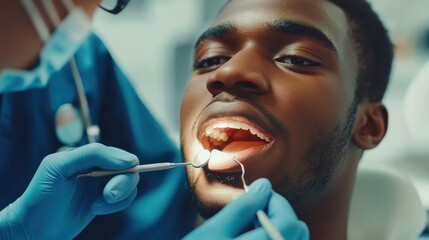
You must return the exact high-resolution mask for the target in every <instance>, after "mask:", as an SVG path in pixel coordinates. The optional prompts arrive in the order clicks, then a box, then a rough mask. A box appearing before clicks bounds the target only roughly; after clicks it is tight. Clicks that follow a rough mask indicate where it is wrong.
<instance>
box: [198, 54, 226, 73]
mask: <svg viewBox="0 0 429 240" xmlns="http://www.w3.org/2000/svg"><path fill="white" fill-rule="evenodd" d="M229 59H230V57H226V56H215V57H209V58H205V59H202V60H200V61H197V62H195V63H194V70H196V69H209V68H215V67H218V66H219V65H222V64H224V63H226V62H227V61H228V60H229Z"/></svg>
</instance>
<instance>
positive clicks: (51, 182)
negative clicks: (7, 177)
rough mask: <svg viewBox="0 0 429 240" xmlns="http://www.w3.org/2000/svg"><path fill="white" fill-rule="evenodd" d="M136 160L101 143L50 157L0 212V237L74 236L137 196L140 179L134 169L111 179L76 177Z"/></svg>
mask: <svg viewBox="0 0 429 240" xmlns="http://www.w3.org/2000/svg"><path fill="white" fill-rule="evenodd" d="M136 164H138V159H137V157H136V156H135V155H133V154H130V153H128V152H126V151H123V150H120V149H118V148H113V147H107V146H104V145H102V144H99V143H93V144H88V145H85V146H82V147H79V148H75V149H72V150H69V151H64V152H58V153H54V154H51V155H48V156H47V157H45V158H44V159H43V161H42V162H41V164H40V166H39V168H38V170H37V171H36V174H35V175H34V177H33V179H32V180H31V182H30V184H29V185H28V187H27V189H26V190H25V192H24V194H23V195H22V196H21V197H20V198H18V199H17V200H16V201H15V202H13V203H12V204H10V205H9V206H8V207H6V208H5V209H3V210H2V211H1V212H0V239H71V238H73V237H75V236H76V235H77V234H78V233H79V232H80V231H82V229H83V228H84V227H85V226H86V225H88V223H89V222H90V221H91V220H92V219H93V218H94V217H95V215H100V214H108V213H112V212H116V211H119V210H122V209H124V208H126V207H127V206H128V205H129V204H130V203H131V202H132V201H133V200H134V198H135V196H136V194H137V188H136V185H137V183H138V181H139V175H138V173H134V174H131V173H129V174H122V175H117V176H115V177H113V178H111V179H110V178H109V177H93V178H91V177H82V178H77V174H79V173H84V172H89V171H91V170H92V169H93V168H101V169H106V170H121V169H125V168H129V167H132V166H134V165H136ZM17 174H18V173H17ZM109 179H110V180H109ZM2 184H3V183H2Z"/></svg>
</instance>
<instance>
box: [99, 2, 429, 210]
mask: <svg viewBox="0 0 429 240" xmlns="http://www.w3.org/2000/svg"><path fill="white" fill-rule="evenodd" d="M225 2H226V1H225V0H203V1H201V0H157V1H155V0H132V1H131V2H130V4H129V6H128V7H127V8H126V9H125V10H124V12H122V13H121V14H119V15H118V16H112V15H110V14H107V13H105V12H104V11H102V10H99V11H98V12H97V13H96V15H95V19H94V20H95V21H94V29H95V32H96V33H98V35H99V36H100V37H101V38H102V39H103V40H104V42H105V43H106V45H107V46H108V48H109V49H110V51H111V53H112V55H113V56H114V58H116V60H117V62H118V64H119V65H120V66H121V67H122V69H123V70H124V71H125V73H126V74H127V75H128V77H129V79H130V80H131V82H132V84H133V85H134V87H135V88H136V90H137V92H138V93H139V95H140V97H141V98H142V100H143V101H144V102H145V103H146V105H147V107H148V108H149V109H150V110H151V111H152V113H153V114H154V115H155V116H156V117H157V118H158V120H159V121H160V122H161V124H162V125H163V126H164V127H165V129H167V131H168V133H169V134H170V136H171V138H172V139H173V140H175V141H176V142H177V143H178V140H179V104H180V100H181V96H182V92H183V89H184V86H185V85H186V82H187V79H188V76H189V74H190V72H191V59H192V54H193V51H192V49H193V44H194V43H195V39H196V38H197V37H198V36H199V34H201V33H202V32H203V30H204V29H205V28H206V27H208V25H209V24H210V21H211V20H212V19H214V17H216V15H217V13H218V12H219V10H220V8H221V7H222V6H223V4H224V3H225ZM370 2H371V3H372V5H373V8H374V9H375V10H376V11H377V12H378V13H379V14H380V15H381V17H382V20H383V21H384V22H385V25H386V26H387V28H388V29H389V33H390V36H391V37H392V39H393V41H394V44H395V46H396V49H395V61H394V66H393V72H392V75H391V82H390V85H389V87H388V89H387V93H386V96H385V100H384V102H385V104H386V106H387V108H388V111H389V129H388V132H387V135H386V137H385V139H384V141H383V142H382V144H381V145H380V146H379V147H377V148H376V149H374V150H370V151H367V152H365V154H364V157H363V159H362V164H370V163H371V162H374V161H382V162H385V163H387V164H389V165H391V166H393V167H395V168H397V169H399V170H400V171H401V172H403V173H404V174H406V175H408V176H409V177H410V178H411V179H412V181H413V183H414V184H415V186H416V188H417V190H418V192H419V194H420V197H421V200H422V202H423V204H424V206H425V207H426V208H427V209H429V64H428V65H426V68H427V69H428V70H426V73H420V71H421V69H422V68H423V66H424V64H425V63H426V62H427V61H429V14H428V9H429V0H371V1H370ZM424 76H425V77H424ZM423 89H426V91H423Z"/></svg>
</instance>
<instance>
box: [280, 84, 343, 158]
mask: <svg viewBox="0 0 429 240" xmlns="http://www.w3.org/2000/svg"><path fill="white" fill-rule="evenodd" d="M274 89H278V90H277V93H276V96H277V99H278V100H277V101H276V102H277V103H278V104H276V105H277V108H278V109H281V110H280V111H277V112H278V113H279V118H280V119H282V120H283V122H284V124H285V127H286V129H287V131H288V135H289V141H290V144H291V151H298V152H299V153H296V154H298V155H301V154H302V153H303V151H306V149H307V147H308V143H309V141H310V139H311V138H312V137H314V136H318V135H324V134H326V132H327V131H328V129H331V128H332V126H333V125H334V124H335V123H337V122H342V121H343V120H344V119H345V118H346V115H347V108H348V105H349V104H350V102H351V99H349V98H350V97H348V96H345V95H344V94H343V92H344V90H343V89H341V85H339V84H338V82H336V81H334V80H332V78H321V79H317V78H313V79H304V80H302V79H299V80H296V81H295V82H292V83H291V84H289V85H288V86H287V87H284V86H278V87H277V88H274ZM343 95H344V96H343ZM296 157H297V155H296Z"/></svg>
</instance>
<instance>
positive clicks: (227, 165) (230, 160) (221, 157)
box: [207, 142, 273, 172]
mask: <svg viewBox="0 0 429 240" xmlns="http://www.w3.org/2000/svg"><path fill="white" fill-rule="evenodd" d="M272 144H273V142H270V143H268V144H265V145H263V146H259V147H253V148H248V149H246V150H243V151H239V152H220V151H212V154H211V157H210V161H209V162H208V164H207V168H208V169H209V170H210V171H213V172H237V171H241V166H240V165H239V164H238V163H237V162H235V161H234V159H235V160H236V161H238V162H240V163H241V164H243V165H246V164H249V163H251V162H253V161H256V160H258V159H259V160H260V159H261V158H260V155H261V154H263V153H264V152H265V151H267V150H268V149H269V148H270V147H271V146H272Z"/></svg>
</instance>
